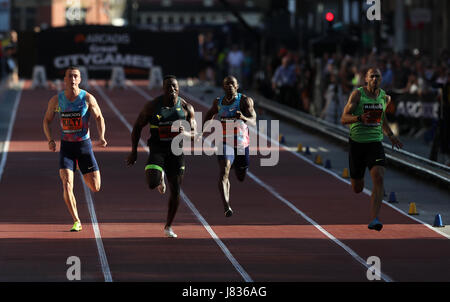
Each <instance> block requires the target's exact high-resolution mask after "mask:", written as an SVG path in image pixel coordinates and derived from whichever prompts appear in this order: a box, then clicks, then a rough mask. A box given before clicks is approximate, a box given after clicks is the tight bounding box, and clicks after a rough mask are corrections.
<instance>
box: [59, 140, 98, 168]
mask: <svg viewBox="0 0 450 302" xmlns="http://www.w3.org/2000/svg"><path fill="white" fill-rule="evenodd" d="M77 164H78V167H79V169H80V171H81V173H83V174H87V173H91V172H94V171H98V170H99V168H98V164H97V161H96V160H95V156H94V151H93V150H92V142H91V140H90V139H86V140H84V141H81V142H69V141H64V140H63V141H61V148H60V150H59V168H60V169H70V170H72V171H74V172H75V171H76V169H77Z"/></svg>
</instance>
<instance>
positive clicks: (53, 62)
mask: <svg viewBox="0 0 450 302" xmlns="http://www.w3.org/2000/svg"><path fill="white" fill-rule="evenodd" d="M35 43H37V50H38V55H37V62H36V63H35V65H36V64H38V65H44V66H45V67H46V71H47V77H48V78H50V79H52V78H61V77H62V76H63V75H64V70H65V69H66V68H67V67H68V66H70V65H77V66H85V67H86V68H87V69H88V73H89V77H90V78H105V79H106V78H109V77H110V74H111V70H112V67H114V66H122V67H123V68H124V70H125V73H126V75H127V77H129V78H147V77H148V72H149V69H150V68H152V66H154V65H158V66H161V68H162V71H163V73H164V74H174V75H176V76H178V77H189V76H194V75H196V73H197V71H198V59H199V58H198V40H197V33H195V32H182V33H180V32H153V31H146V30H137V29H130V28H127V27H115V26H71V27H61V28H51V29H48V30H44V31H41V32H39V33H37V37H36V39H35Z"/></svg>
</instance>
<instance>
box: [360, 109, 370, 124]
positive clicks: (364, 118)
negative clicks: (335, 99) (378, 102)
mask: <svg viewBox="0 0 450 302" xmlns="http://www.w3.org/2000/svg"><path fill="white" fill-rule="evenodd" d="M370 118H371V117H370V112H365V113H363V114H361V123H363V124H367V123H368V122H369V120H370Z"/></svg>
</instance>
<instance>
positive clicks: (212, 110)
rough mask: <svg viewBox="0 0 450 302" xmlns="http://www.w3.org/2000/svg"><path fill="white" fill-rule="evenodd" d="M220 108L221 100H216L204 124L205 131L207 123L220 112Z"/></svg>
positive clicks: (207, 113)
mask: <svg viewBox="0 0 450 302" xmlns="http://www.w3.org/2000/svg"><path fill="white" fill-rule="evenodd" d="M218 106H219V98H216V99H215V100H214V102H213V104H212V106H211V108H209V110H208V112H206V116H205V120H204V122H203V129H205V125H206V123H207V122H208V121H209V120H210V119H212V118H213V117H214V115H216V114H217V113H218V112H219V109H218Z"/></svg>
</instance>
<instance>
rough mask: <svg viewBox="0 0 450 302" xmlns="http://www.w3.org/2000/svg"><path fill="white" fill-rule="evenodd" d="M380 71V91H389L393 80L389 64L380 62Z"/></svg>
mask: <svg viewBox="0 0 450 302" xmlns="http://www.w3.org/2000/svg"><path fill="white" fill-rule="evenodd" d="M380 70H381V76H382V80H381V86H380V87H381V89H383V90H391V89H392V83H393V79H394V73H393V72H392V69H391V64H390V63H387V62H386V60H381V62H380Z"/></svg>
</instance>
